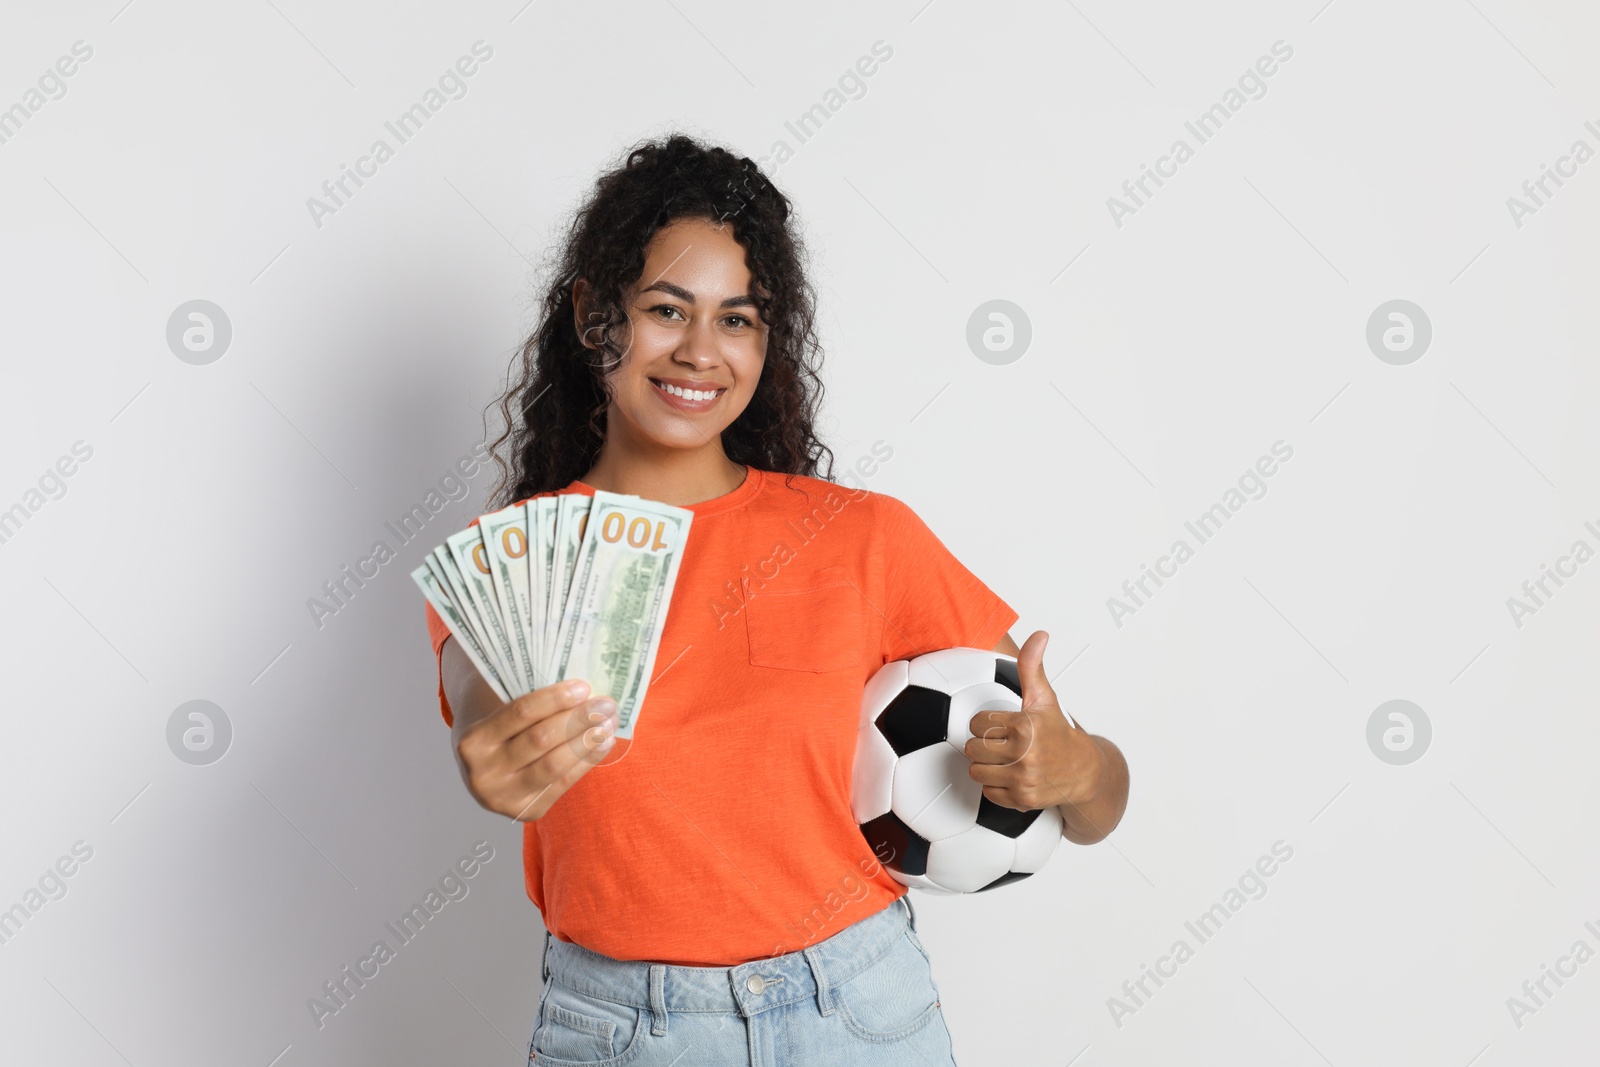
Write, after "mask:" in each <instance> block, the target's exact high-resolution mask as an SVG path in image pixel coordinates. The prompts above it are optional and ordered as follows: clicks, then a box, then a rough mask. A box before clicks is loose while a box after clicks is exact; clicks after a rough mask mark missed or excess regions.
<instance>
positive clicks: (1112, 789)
mask: <svg viewBox="0 0 1600 1067" xmlns="http://www.w3.org/2000/svg"><path fill="white" fill-rule="evenodd" d="M1090 737H1091V738H1092V739H1093V741H1094V743H1095V745H1096V746H1097V747H1098V748H1099V749H1100V753H1101V756H1102V757H1103V759H1104V761H1105V762H1104V765H1103V770H1102V774H1101V778H1100V787H1099V788H1098V789H1097V790H1096V791H1095V793H1094V795H1093V796H1091V797H1089V798H1088V799H1086V800H1079V801H1078V802H1077V803H1073V804H1058V805H1056V808H1057V810H1058V811H1060V812H1061V818H1062V821H1063V822H1064V823H1065V825H1063V826H1062V828H1061V836H1062V837H1064V838H1066V839H1067V840H1068V841H1071V842H1073V843H1074V844H1078V845H1092V844H1094V843H1095V842H1096V841H1100V840H1103V839H1104V838H1105V837H1106V835H1108V834H1110V833H1111V831H1112V830H1115V829H1116V828H1117V823H1119V822H1121V821H1122V813H1123V812H1124V811H1125V810H1126V809H1127V807H1128V761H1127V760H1126V759H1124V758H1123V756H1122V750H1121V749H1119V748H1118V747H1117V746H1116V745H1114V744H1112V743H1111V742H1110V741H1109V740H1107V739H1106V738H1104V737H1101V736H1100V735H1099V734H1091V735H1090Z"/></svg>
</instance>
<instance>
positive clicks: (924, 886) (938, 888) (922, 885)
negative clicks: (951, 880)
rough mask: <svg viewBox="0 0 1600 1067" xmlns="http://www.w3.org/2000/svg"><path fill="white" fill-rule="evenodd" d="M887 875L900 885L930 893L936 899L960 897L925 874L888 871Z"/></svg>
mask: <svg viewBox="0 0 1600 1067" xmlns="http://www.w3.org/2000/svg"><path fill="white" fill-rule="evenodd" d="M889 873H890V874H892V875H894V877H895V880H896V881H898V882H899V883H900V884H901V885H908V886H910V887H911V888H912V889H920V890H922V891H923V892H924V893H932V894H933V895H934V896H936V897H958V896H960V895H961V894H960V893H957V892H956V891H955V890H954V889H946V888H945V887H944V886H942V885H940V884H939V883H938V882H935V881H934V880H933V879H932V878H929V877H928V876H927V875H925V874H899V873H897V872H895V871H890V872H889Z"/></svg>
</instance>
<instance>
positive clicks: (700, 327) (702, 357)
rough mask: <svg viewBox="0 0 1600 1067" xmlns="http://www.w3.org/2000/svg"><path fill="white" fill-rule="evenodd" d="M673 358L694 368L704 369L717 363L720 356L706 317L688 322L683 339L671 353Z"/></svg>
mask: <svg viewBox="0 0 1600 1067" xmlns="http://www.w3.org/2000/svg"><path fill="white" fill-rule="evenodd" d="M673 358H674V359H675V360H676V361H677V362H679V363H682V364H684V365H685V366H689V367H693V368H695V369H696V370H705V369H706V368H707V367H713V366H715V365H716V364H717V363H719V362H720V361H721V359H722V356H721V353H720V352H719V351H718V347H717V336H716V334H715V333H714V332H713V324H712V323H711V322H710V321H709V320H706V319H702V320H700V321H698V322H694V323H692V324H690V326H689V328H688V329H687V330H685V331H684V333H683V340H682V341H681V342H680V343H679V345H678V350H677V351H676V352H675V353H673Z"/></svg>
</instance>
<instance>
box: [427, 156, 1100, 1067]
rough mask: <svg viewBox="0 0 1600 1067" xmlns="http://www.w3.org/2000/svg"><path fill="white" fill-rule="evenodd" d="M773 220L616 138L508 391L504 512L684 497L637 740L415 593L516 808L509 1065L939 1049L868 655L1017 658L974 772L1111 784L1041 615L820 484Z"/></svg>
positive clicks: (723, 184) (452, 697)
mask: <svg viewBox="0 0 1600 1067" xmlns="http://www.w3.org/2000/svg"><path fill="white" fill-rule="evenodd" d="M791 225H792V224H791V222H790V217H789V203H788V200H787V199H786V198H785V197H784V196H783V195H782V194H781V193H779V192H778V191H777V189H775V188H774V187H773V186H772V184H771V183H770V182H769V181H768V180H767V179H766V178H765V176H764V175H762V173H761V171H760V170H759V168H757V167H756V165H755V164H754V163H752V162H751V161H750V160H749V159H745V158H740V157H736V156H734V155H732V154H731V153H729V152H726V151H724V150H723V149H721V148H717V147H707V146H704V145H702V144H700V143H698V142H696V141H694V140H692V139H690V138H687V137H683V136H673V137H670V138H667V139H665V140H664V141H660V142H646V143H644V144H642V145H640V146H639V147H637V148H635V149H634V150H633V151H632V152H630V153H629V154H628V156H627V159H626V162H625V163H624V164H623V165H621V166H619V167H617V168H616V169H614V170H612V171H610V172H609V173H607V174H605V175H603V176H602V177H601V178H600V180H599V182H598V183H597V186H596V188H595V190H594V192H593V194H592V195H591V197H590V199H589V201H588V202H587V204H585V205H584V206H583V207H582V208H581V209H580V210H579V212H578V213H577V215H576V217H575V219H574V221H573V224H572V227H571V230H570V232H569V234H568V237H567V242H566V247H565V251H564V254H563V257H562V259H561V260H560V263H559V265H558V268H557V271H556V275H557V276H556V278H555V281H554V284H553V286H552V288H551V289H550V291H549V293H548V294H547V295H546V297H545V300H544V306H543V314H542V321H541V322H540V324H539V326H538V328H537V329H536V330H535V332H534V333H533V334H532V336H531V337H529V339H528V340H527V342H526V343H525V345H524V346H523V349H522V361H521V374H520V380H518V381H516V382H515V384H514V385H513V387H512V388H511V389H510V390H509V391H508V392H507V394H506V396H505V397H504V399H503V401H502V411H503V412H504V414H505V417H506V424H507V433H506V434H505V435H502V437H501V439H500V440H499V441H497V442H496V449H497V451H498V449H499V448H500V446H501V445H502V444H505V443H506V442H507V441H508V440H509V444H508V451H509V453H510V470H509V476H508V478H507V480H506V483H505V485H504V486H503V488H502V489H501V490H500V491H499V492H498V494H497V499H498V500H499V501H500V503H501V504H502V505H510V504H513V503H516V502H519V501H522V500H525V499H528V498H530V497H534V496H539V495H545V494H550V493H588V494H592V493H593V492H594V491H595V490H596V489H603V490H608V491H612V492H619V493H633V494H637V495H639V496H642V497H648V498H651V499H654V500H659V501H663V502H665V503H668V504H673V505H678V506H681V507H685V508H688V509H689V510H691V511H692V512H694V521H693V526H692V528H691V532H690V536H689V540H688V543H687V545H686V546H685V550H684V554H683V559H682V562H681V565H680V570H679V573H678V578H677V585H676V588H675V590H674V593H673V598H672V603H671V610H670V612H669V614H668V617H667V620H666V622H665V625H664V626H663V629H662V634H661V645H660V653H659V658H658V660H657V666H656V676H655V678H654V679H652V680H651V682H650V688H649V697H648V706H647V708H646V709H645V711H644V713H643V714H641V716H640V719H639V728H638V730H637V732H636V733H635V734H634V736H633V737H632V738H631V739H629V740H626V741H618V740H617V739H616V738H615V737H613V736H611V731H612V730H613V729H615V726H616V717H615V710H616V705H615V703H614V702H613V701H611V700H610V699H606V698H604V697H603V695H594V694H591V693H590V691H589V687H588V685H587V683H586V682H584V681H583V680H581V679H569V680H567V681H564V682H559V683H556V684H553V685H549V686H545V687H543V688H541V689H538V690H535V691H534V692H532V693H530V694H527V695H526V696H523V697H520V698H518V699H515V700H512V701H510V702H509V703H502V702H501V701H500V700H499V699H498V698H496V697H495V695H494V694H493V693H492V692H491V691H490V689H489V686H488V684H487V683H486V682H485V681H484V680H483V679H482V678H481V677H479V675H478V674H477V672H476V671H475V670H474V669H473V668H472V666H471V664H470V663H469V661H468V659H467V657H466V654H465V653H464V652H463V651H462V650H461V649H460V648H459V647H458V646H457V644H456V642H454V641H452V640H450V639H449V633H448V631H447V630H446V629H445V627H444V625H443V624H442V623H441V622H440V620H439V619H438V617H437V616H436V615H434V614H433V613H432V611H431V609H430V610H429V626H430V629H431V631H432V633H433V638H434V646H435V649H436V650H437V651H438V652H439V655H440V698H441V708H442V711H443V713H444V716H445V720H446V721H447V722H449V723H451V724H452V728H453V729H452V740H453V742H454V745H455V750H456V754H457V758H458V761H459V763H460V766H461V770H462V775H463V778H464V779H465V781H466V784H467V788H468V789H469V791H470V792H471V793H472V795H473V797H474V798H476V799H477V801H478V803H480V804H481V805H483V806H484V807H485V808H487V809H489V810H490V811H495V812H499V813H500V814H502V815H506V816H508V817H510V818H513V819H517V820H520V821H521V822H522V823H523V832H524V867H525V872H526V878H527V889H528V894H529V897H530V898H531V899H532V900H533V902H534V903H535V904H536V905H537V906H538V908H539V910H540V912H541V913H542V915H543V917H544V921H545V925H546V927H547V931H546V935H545V950H544V964H543V968H542V970H543V972H544V979H545V982H544V992H543V994H542V997H541V1000H540V1006H539V1015H538V1019H537V1022H536V1025H535V1029H534V1033H533V1040H532V1044H531V1047H530V1050H529V1055H530V1060H531V1062H533V1063H535V1064H540V1065H563V1064H578V1063H582V1064H611V1065H620V1064H625V1063H626V1064H640V1065H645V1064H651V1065H654V1064H660V1065H668V1064H680V1065H683V1067H687V1065H689V1064H697V1065H698V1064H796V1065H798V1064H804V1065H806V1067H828V1065H832V1064H838V1065H840V1067H845V1065H849V1067H862V1065H875V1064H915V1065H923V1064H934V1065H937V1064H949V1063H953V1056H952V1049H951V1042H950V1035H949V1031H948V1030H947V1029H946V1027H945V1023H944V1018H943V1014H942V1012H941V1010H940V1002H939V994H938V988H937V986H936V985H935V984H934V982H933V977H932V973H931V969H930V966H929V962H928V957H927V955H926V953H925V952H924V951H923V948H922V945H921V942H920V941H919V940H918V939H917V935H916V932H915V927H914V919H913V916H912V913H911V908H910V901H909V900H906V899H905V892H906V889H905V887H904V886H903V885H901V884H900V883H898V882H896V881H895V880H894V879H893V878H892V877H891V876H890V875H889V873H888V872H887V871H886V870H884V869H883V867H882V866H881V865H880V864H879V863H878V861H877V857H875V856H874V855H873V853H872V851H871V850H870V849H869V847H868V846H867V843H866V840H865V838H864V837H863V836H862V834H861V832H860V830H859V829H858V828H857V826H856V825H855V823H854V820H853V819H852V817H851V812H850V782H851V768H852V762H853V758H854V746H855V738H856V728H857V716H858V709H859V702H860V697H861V692H862V687H863V685H864V683H865V682H866V681H867V679H868V678H869V677H871V675H872V674H873V672H874V671H876V670H877V669H878V668H879V667H880V666H882V664H884V663H885V662H888V661H890V660H896V659H905V658H908V657H911V656H914V655H918V654H920V653H923V652H928V651H931V650H934V649H938V648H947V647H952V646H958V645H964V646H975V647H980V648H994V649H997V650H998V651H1001V652H1005V653H1008V654H1011V655H1017V656H1018V659H1019V671H1020V673H1021V675H1022V678H1023V686H1024V696H1025V705H1026V709H1025V711H1023V712H1021V713H1013V714H1011V715H1004V714H999V713H986V712H980V713H979V716H978V717H976V718H975V720H974V732H975V733H977V734H979V739H976V740H975V741H974V742H973V743H972V744H970V745H969V746H968V755H969V756H970V757H971V758H972V760H973V765H972V768H971V773H972V776H973V777H974V778H975V779H977V780H978V781H980V782H982V783H983V784H984V791H985V793H986V795H988V796H989V797H990V799H992V800H994V801H995V802H997V803H1002V804H1006V805H1008V806H1011V807H1015V808H1023V809H1033V808H1042V807H1045V806H1046V805H1050V804H1056V805H1061V810H1062V813H1063V815H1064V816H1065V818H1066V830H1065V831H1064V832H1065V836H1067V837H1069V838H1070V839H1072V840H1075V841H1080V842H1089V841H1094V840H1098V839H1099V838H1101V837H1103V836H1104V835H1105V833H1106V832H1108V831H1109V830H1110V829H1111V828H1112V827H1113V826H1114V825H1115V824H1116V822H1117V820H1118V819H1119V818H1120V817H1121V814H1122V809H1123V806H1124V804H1125V802H1126V796H1127V769H1126V765H1125V764H1124V762H1123V760H1122V757H1121V754H1120V753H1119V752H1118V751H1117V749H1116V747H1115V746H1113V745H1112V744H1111V743H1110V742H1108V741H1105V740H1103V739H1099V738H1093V737H1091V736H1090V735H1088V734H1086V733H1084V732H1083V731H1082V730H1080V729H1077V728H1076V727H1074V726H1072V725H1070V724H1069V722H1068V721H1067V719H1066V717H1065V716H1064V715H1063V714H1062V713H1061V710H1060V708H1059V706H1058V705H1057V704H1056V700H1055V696H1054V694H1053V693H1052V692H1051V690H1050V688H1049V684H1048V682H1047V681H1046V680H1045V677H1044V672H1043V665H1042V659H1043V653H1044V641H1045V639H1046V635H1045V634H1044V633H1043V632H1040V633H1036V634H1034V635H1033V637H1031V638H1030V639H1029V640H1028V643H1027V644H1026V645H1025V646H1024V647H1023V649H1021V650H1020V655H1019V650H1018V648H1017V646H1016V644H1015V643H1014V642H1013V641H1012V640H1011V638H1010V636H1009V635H1008V634H1007V630H1008V628H1009V627H1010V625H1011V624H1012V623H1013V622H1014V621H1015V620H1016V618H1017V613H1016V612H1015V611H1013V610H1011V608H1010V607H1009V606H1008V605H1007V604H1006V603H1005V602H1004V601H1003V600H1001V599H1000V598H999V597H998V596H996V595H995V594H994V593H993V592H992V591H990V590H989V589H988V588H987V587H986V586H984V585H983V583H982V582H980V581H979V580H978V579H977V578H976V577H974V576H973V575H972V573H971V572H969V571H968V570H967V569H966V568H965V567H963V566H962V565H961V564H960V563H959V562H958V561H957V560H956V559H955V558H954V557H953V556H951V555H950V553H949V552H948V551H947V550H946V549H945V548H944V546H943V545H942V544H941V543H940V542H939V541H938V539H937V538H936V537H935V536H934V535H933V534H932V532H931V531H929V529H928V528H927V527H926V526H925V525H924V524H923V523H922V522H921V521H920V520H919V519H918V518H917V517H916V515H915V514H914V513H913V512H912V511H911V510H910V509H909V508H907V507H906V506H905V505H904V504H902V503H900V502H899V501H898V500H895V499H894V498H892V497H888V496H884V495H881V494H876V493H869V492H866V491H864V490H859V489H856V490H851V489H846V488H843V487H842V486H839V485H835V484H832V483H831V482H828V481H824V480H821V478H819V477H818V475H819V474H821V473H830V474H831V467H832V455H831V453H830V452H829V450H828V449H827V448H826V447H824V446H823V445H822V443H821V442H820V441H819V440H818V439H817V437H816V434H815V432H814V425H813V421H814V416H815V412H816V408H817V404H818V402H819V398H820V395H821V384H820V382H819V380H818V377H817V369H818V365H819V361H820V352H819V349H818V345H817V342H816V338H815V334H814V330H813V318H814V303H813V301H814V298H813V295H812V290H811V288H810V286H809V284H808V283H807V281H806V278H805V274H804V271H803V268H802V260H801V251H800V247H799V243H798V240H797V238H796V237H795V235H794V233H793V232H792V229H791ZM824 459H826V460H827V464H828V466H827V470H826V471H824V470H823V469H822V463H823V461H824ZM980 719H981V720H982V722H981V723H980V722H979V721H978V720H980ZM885 858H887V857H885Z"/></svg>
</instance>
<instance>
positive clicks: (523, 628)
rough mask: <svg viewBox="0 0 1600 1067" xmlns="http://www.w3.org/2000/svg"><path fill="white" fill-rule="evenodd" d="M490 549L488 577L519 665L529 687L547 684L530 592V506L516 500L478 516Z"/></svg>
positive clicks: (484, 540)
mask: <svg viewBox="0 0 1600 1067" xmlns="http://www.w3.org/2000/svg"><path fill="white" fill-rule="evenodd" d="M478 526H479V528H480V529H482V530H483V543H484V546H485V547H486V548H487V549H488V551H489V578H490V581H491V582H492V583H493V586H494V595H495V599H496V600H497V601H498V603H499V607H500V623H501V625H502V626H503V627H505V631H506V637H507V638H509V639H510V642H511V652H512V656H513V658H514V659H515V661H516V666H517V669H518V670H519V671H520V672H521V673H522V676H523V677H524V678H526V679H527V681H528V689H529V690H530V691H531V690H534V689H538V688H539V687H540V686H542V685H544V684H546V683H545V682H544V681H543V680H542V679H543V672H541V671H539V670H537V669H536V668H535V664H534V655H533V644H534V642H533V637H532V635H531V634H530V633H529V632H528V631H529V630H531V629H532V628H533V604H532V602H531V600H530V594H529V592H528V570H529V568H528V543H529V538H528V508H527V505H525V504H517V505H514V506H512V507H509V508H502V509H501V510H500V511H494V512H490V513H489V514H488V515H485V516H483V517H482V518H480V519H479V520H478Z"/></svg>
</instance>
